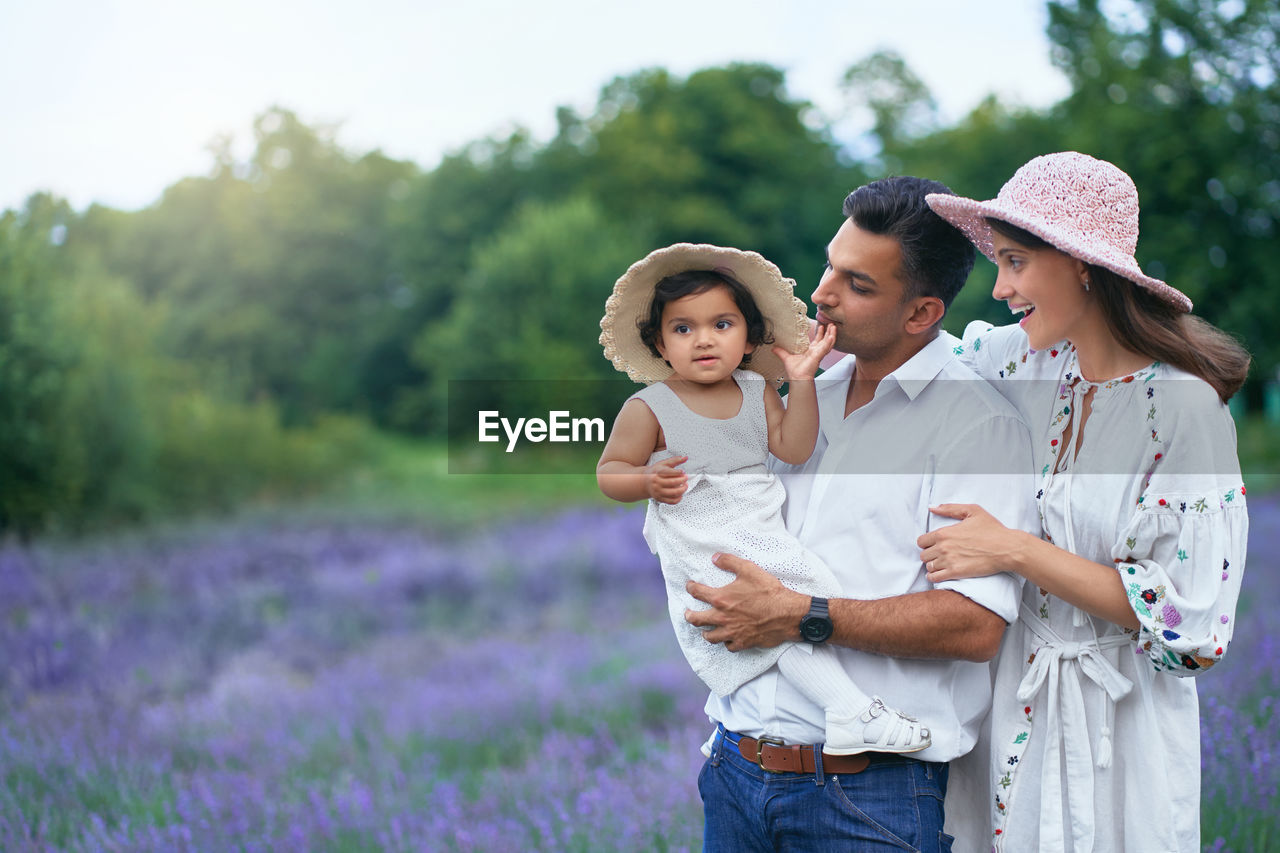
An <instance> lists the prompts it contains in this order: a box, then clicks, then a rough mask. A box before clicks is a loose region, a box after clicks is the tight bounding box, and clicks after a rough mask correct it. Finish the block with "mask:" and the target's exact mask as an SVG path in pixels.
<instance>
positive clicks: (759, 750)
mask: <svg viewBox="0 0 1280 853" xmlns="http://www.w3.org/2000/svg"><path fill="white" fill-rule="evenodd" d="M765 744H773V745H774V746H786V743H785V742H784V741H783V740H782V738H777V737H759V738H756V766H757V767H759V768H760V769H761V770H763V771H764V772H765V773H781V772H782V771H780V770H770V769H769V768H768V767H765V766H764V747H765Z"/></svg>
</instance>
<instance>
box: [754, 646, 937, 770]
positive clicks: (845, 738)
mask: <svg viewBox="0 0 1280 853" xmlns="http://www.w3.org/2000/svg"><path fill="white" fill-rule="evenodd" d="M778 670H779V671H780V672H781V673H782V676H783V678H785V679H787V681H789V682H791V683H792V684H793V685H794V686H795V688H796V689H797V690H799V691H800V692H801V693H803V694H804V695H805V698H807V699H808V700H809V701H810V702H813V703H814V704H815V705H818V706H819V707H821V708H822V709H823V710H824V711H825V712H826V717H827V735H826V738H827V742H826V745H825V746H824V747H823V749H822V751H823V752H826V753H828V754H830V755H854V754H856V753H860V752H918V751H919V750H922V749H924V748H925V747H927V746H929V744H930V743H931V742H932V741H931V740H930V738H929V730H928V729H927V728H925V727H924V726H922V725H920V724H919V722H917V721H916V720H914V719H912V718H911V717H908V716H906V715H905V714H902V713H899V712H898V711H895V710H894V709H892V708H889V707H887V706H886V705H885V704H884V703H883V702H881V701H880V699H879V698H877V697H871V696H868V695H867V694H865V693H863V692H862V690H861V689H860V688H859V687H858V685H857V684H855V683H854V681H853V679H852V678H850V677H849V674H848V673H847V672H845V670H844V667H842V666H841V665H840V661H839V660H838V659H837V658H836V653H835V652H834V651H833V650H832V649H829V648H826V647H825V646H814V647H813V650H812V653H809V652H808V651H806V650H805V649H803V648H801V647H800V646H799V645H798V644H797V645H794V646H792V647H791V648H790V649H788V650H787V651H785V652H783V654H782V657H780V658H778Z"/></svg>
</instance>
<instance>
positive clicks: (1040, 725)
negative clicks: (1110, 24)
mask: <svg viewBox="0 0 1280 853" xmlns="http://www.w3.org/2000/svg"><path fill="white" fill-rule="evenodd" d="M928 201H929V204H930V206H931V207H932V208H933V209H934V210H935V211H936V212H937V213H938V214H939V215H941V216H942V217H944V218H945V219H947V220H948V221H949V222H951V223H952V224H953V225H955V226H956V227H957V228H959V229H960V230H961V231H963V232H964V233H965V234H966V235H967V236H968V237H969V239H970V240H972V241H973V243H974V244H975V245H976V246H977V247H978V248H979V249H980V250H981V251H982V252H983V253H984V254H985V255H987V257H988V258H990V259H991V260H993V261H994V262H995V263H996V265H997V267H998V268H999V272H998V275H997V278H996V284H995V289H994V291H993V294H992V295H993V296H994V297H995V298H996V299H1000V300H1003V301H1005V302H1007V303H1008V305H1009V308H1010V310H1012V311H1013V312H1014V313H1015V314H1021V315H1022V318H1021V320H1020V321H1019V322H1018V324H1017V325H1010V326H1005V327H1002V328H991V327H990V326H988V325H986V324H972V325H971V326H970V328H969V330H968V331H967V332H966V335H965V340H964V344H963V353H962V355H963V356H964V358H965V359H966V360H967V361H968V362H969V363H970V365H971V366H973V367H974V368H975V369H976V370H977V371H978V372H979V373H980V374H982V375H983V376H984V377H985V378H987V379H989V380H990V381H992V382H994V383H995V384H996V386H997V387H998V388H999V389H1000V390H1001V391H1002V392H1003V393H1004V394H1005V395H1006V396H1007V397H1008V398H1009V399H1010V400H1011V401H1012V402H1013V403H1014V404H1015V405H1017V406H1018V408H1019V410H1020V411H1021V413H1022V414H1023V416H1024V418H1025V419H1026V421H1027V423H1028V425H1029V426H1030V427H1031V429H1032V440H1033V443H1034V445H1035V452H1036V457H1037V458H1036V465H1037V469H1038V473H1039V475H1040V478H1041V479H1040V483H1039V485H1038V491H1037V494H1036V498H1037V501H1038V504H1039V507H1040V515H1041V520H1042V524H1043V528H1044V536H1043V538H1040V539H1037V538H1035V537H1033V536H1031V535H1028V534H1026V533H1021V532H1018V531H1013V530H1009V529H1007V528H1005V527H1003V526H1002V525H1001V524H1000V523H999V522H997V521H996V520H995V519H994V518H992V517H991V516H990V515H989V514H987V513H986V512H985V511H984V510H983V509H982V508H981V507H978V506H972V505H948V506H942V507H937V508H935V510H934V511H935V512H936V513H937V514H938V515H943V516H948V517H950V518H956V519H960V521H959V523H957V524H954V525H952V526H949V527H943V528H941V529H938V530H935V531H933V532H931V533H927V534H925V535H924V536H922V537H921V538H920V540H919V544H920V547H921V548H922V549H923V550H922V553H921V559H922V560H923V561H925V562H926V565H927V569H928V572H929V578H930V579H931V580H935V581H942V580H949V579H953V578H964V577H977V576H982V575H988V574H992V573H995V572H1001V571H1009V572H1014V573H1016V574H1017V575H1020V576H1022V577H1023V578H1025V580H1026V583H1025V585H1024V588H1023V598H1022V607H1021V611H1022V612H1021V616H1020V618H1019V620H1018V622H1016V623H1015V624H1014V625H1012V626H1011V627H1010V629H1009V630H1008V631H1007V632H1006V636H1005V643H1004V646H1003V648H1002V651H1001V654H1000V657H999V660H998V662H997V664H996V676H995V678H996V684H995V701H994V703H993V708H992V714H991V720H990V723H991V742H990V753H989V754H990V760H991V770H990V771H989V775H990V777H991V778H990V785H991V787H990V799H989V805H990V809H991V812H990V814H991V820H992V823H991V825H990V827H989V828H988V831H989V832H990V833H991V835H990V837H991V840H992V849H993V850H1009V851H1025V850H1040V851H1052V850H1074V851H1172V850H1177V851H1183V850H1186V851H1198V850H1199V849H1200V829H1199V818H1200V748H1199V706H1198V702H1197V697H1196V688H1195V684H1194V682H1192V681H1190V680H1189V679H1186V678H1182V677H1180V676H1194V675H1199V674H1200V673H1203V672H1204V671H1205V670H1207V669H1209V668H1211V667H1212V666H1213V664H1214V663H1216V662H1217V661H1218V660H1219V659H1220V658H1221V657H1222V655H1223V653H1224V652H1225V650H1226V648H1227V644H1228V641H1229V640H1230V638H1231V633H1232V629H1233V626H1234V615H1235V606H1236V598H1237V596H1238V593H1239V589H1240V576H1241V572H1242V570H1243V568H1244V557H1245V539H1246V535H1247V531H1248V516H1247V513H1246V509H1245V488H1244V485H1243V484H1242V482H1241V479H1240V472H1239V463H1238V461H1237V459H1236V452H1235V428H1234V424H1233V422H1232V420H1231V417H1230V415H1229V413H1228V412H1227V408H1226V406H1225V402H1226V400H1227V399H1228V398H1229V397H1230V396H1231V395H1232V394H1233V393H1234V392H1235V391H1236V390H1238V389H1239V387H1240V385H1241V384H1242V383H1243V381H1244V378H1245V374H1246V372H1247V370H1248V363H1249V357H1248V355H1247V354H1246V353H1245V352H1244V351H1243V350H1242V349H1241V348H1240V346H1239V345H1238V344H1236V343H1235V341H1234V340H1232V339H1231V338H1229V337H1228V336H1227V335H1225V334H1223V333H1222V332H1220V331H1218V330H1217V329H1215V328H1213V327H1212V326H1210V325H1208V324H1207V323H1205V322H1203V321H1201V320H1198V319H1197V318H1194V317H1191V316H1190V315H1189V314H1188V313H1187V312H1189V311H1190V309H1191V302H1190V300H1189V299H1188V298H1187V297H1186V296H1185V295H1183V294H1182V293H1180V292H1179V291H1177V290H1175V289H1174V288H1172V287H1170V286H1169V285H1167V284H1165V283H1164V282H1162V281H1159V280H1158V279H1155V278H1152V277H1150V276H1147V275H1145V274H1144V273H1143V272H1142V270H1141V269H1140V268H1139V266H1138V263H1137V261H1136V260H1135V259H1134V257H1133V255H1134V250H1135V248H1136V245H1137V236H1138V197H1137V190H1136V189H1135V188H1134V185H1133V182H1132V181H1131V180H1130V179H1129V176H1128V175H1126V174H1125V173H1124V172H1122V171H1121V170H1120V169H1118V168H1116V167H1115V166H1113V165H1112V164H1110V163H1106V162H1103V161H1100V160H1096V159H1094V158H1092V157H1088V156H1086V155H1083V154H1078V153H1074V152H1067V153H1059V154H1050V155H1046V156H1043V157H1037V158H1035V159H1034V160H1032V161H1030V162H1029V163H1027V164H1026V165H1024V166H1023V167H1022V168H1021V169H1019V170H1018V172H1017V173H1016V174H1015V175H1014V176H1013V178H1012V179H1010V181H1009V182H1008V183H1007V184H1005V186H1004V187H1003V188H1002V189H1001V190H1000V194H999V196H998V197H997V198H995V199H992V200H990V201H985V202H977V201H973V200H970V199H962V198H957V197H954V196H944V195H937V196H929V197H928Z"/></svg>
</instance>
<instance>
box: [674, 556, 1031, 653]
mask: <svg viewBox="0 0 1280 853" xmlns="http://www.w3.org/2000/svg"><path fill="white" fill-rule="evenodd" d="M715 564H716V565H717V566H719V567H720V568H722V569H725V570H726V571H730V572H733V573H734V574H736V575H737V578H736V579H735V580H733V581H732V582H730V583H729V584H726V585H725V586H722V587H711V586H706V585H705V584H700V583H695V582H693V581H690V582H689V583H688V584H687V585H686V586H687V589H688V590H689V594H690V595H692V596H693V597H694V598H697V599H699V600H700V601H705V602H706V603H707V604H710V605H711V609H710V610H689V611H686V612H685V619H686V620H687V621H688V622H689V623H690V624H691V625H694V626H697V627H699V628H703V629H705V634H704V637H705V638H706V640H707V641H708V642H711V643H724V644H725V648H727V649H729V651H734V652H736V651H741V650H743V649H750V648H768V647H772V646H776V645H778V644H780V643H784V642H787V641H799V640H800V639H801V638H800V620H801V619H803V618H804V616H805V614H806V613H808V612H809V596H807V595H804V594H803V593H799V592H795V591H793V590H790V589H787V588H786V587H785V586H783V585H782V582H781V581H779V580H778V579H777V578H775V577H774V576H773V575H771V574H769V573H768V572H766V571H764V570H763V569H761V568H760V567H759V566H757V565H756V564H755V563H752V562H750V561H749V560H744V559H743V558H741V557H737V556H734V555H732V554H720V555H717V557H716V558H715ZM830 610H831V621H832V622H833V623H834V625H835V632H834V633H833V634H832V636H831V639H830V640H828V642H831V643H836V644H838V645H841V646H847V647H849V648H851V649H859V650H861V651H865V652H871V653H873V654H882V655H892V656H893V657H902V658H929V659H935V658H945V659H961V660H971V661H978V662H982V661H988V660H990V659H991V658H993V657H995V654H996V651H997V650H998V649H999V648H1000V639H1001V637H1002V636H1003V635H1004V629H1005V627H1006V625H1005V621H1004V620H1003V619H1001V618H1000V617H999V616H997V615H996V614H995V613H993V612H991V611H990V610H988V609H987V608H985V607H983V606H982V605H980V604H978V603H976V602H974V601H971V600H969V599H968V598H965V597H964V596H963V595H961V594H960V593H958V592H954V591H952V590H946V589H931V590H924V591H922V592H912V593H907V594H906V595H896V596H892V597H890V598H879V599H876V600H874V601H861V600H857V599H849V598H840V599H832V600H831V603H830Z"/></svg>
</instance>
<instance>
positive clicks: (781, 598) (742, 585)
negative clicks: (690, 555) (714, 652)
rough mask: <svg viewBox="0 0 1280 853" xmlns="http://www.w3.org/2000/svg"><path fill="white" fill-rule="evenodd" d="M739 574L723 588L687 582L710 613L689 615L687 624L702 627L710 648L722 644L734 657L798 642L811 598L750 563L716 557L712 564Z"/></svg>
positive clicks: (691, 590)
mask: <svg viewBox="0 0 1280 853" xmlns="http://www.w3.org/2000/svg"><path fill="white" fill-rule="evenodd" d="M712 562H714V563H715V564H716V566H718V567H719V568H721V569H724V570H725V571H727V572H733V573H734V574H735V575H737V578H735V579H734V580H733V581H731V582H730V583H728V584H726V585H725V586H721V587H714V586H707V585H706V584H700V583H697V582H696V581H689V582H688V583H686V584H685V589H687V590H688V591H689V594H690V595H692V596H693V597H694V598H696V599H698V600H699V601H705V602H706V603H707V604H710V605H711V609H710V610H686V611H685V612H684V618H685V621H686V622H688V623H689V624H690V625H693V626H695V627H697V628H702V629H704V630H703V636H704V637H705V638H706V640H707V642H709V643H724V647H725V648H726V649H728V650H729V651H731V652H739V651H742V650H743V649H756V648H761V649H764V648H772V647H773V646H776V645H779V644H781V643H785V642H787V641H788V640H799V639H800V620H801V619H803V618H804V615H805V614H806V613H808V612H809V596H807V595H802V594H800V593H798V592H794V591H792V590H789V589H787V588H786V587H785V586H783V585H782V582H781V581H779V580H778V579H777V578H775V577H774V576H773V575H771V574H769V573H768V572H766V571H765V570H764V569H762V568H760V567H759V566H757V565H756V564H755V563H753V562H751V561H750V560H744V559H743V558H741V557H736V556H734V555H732V554H717V555H715V558H714V559H713V560H712Z"/></svg>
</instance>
